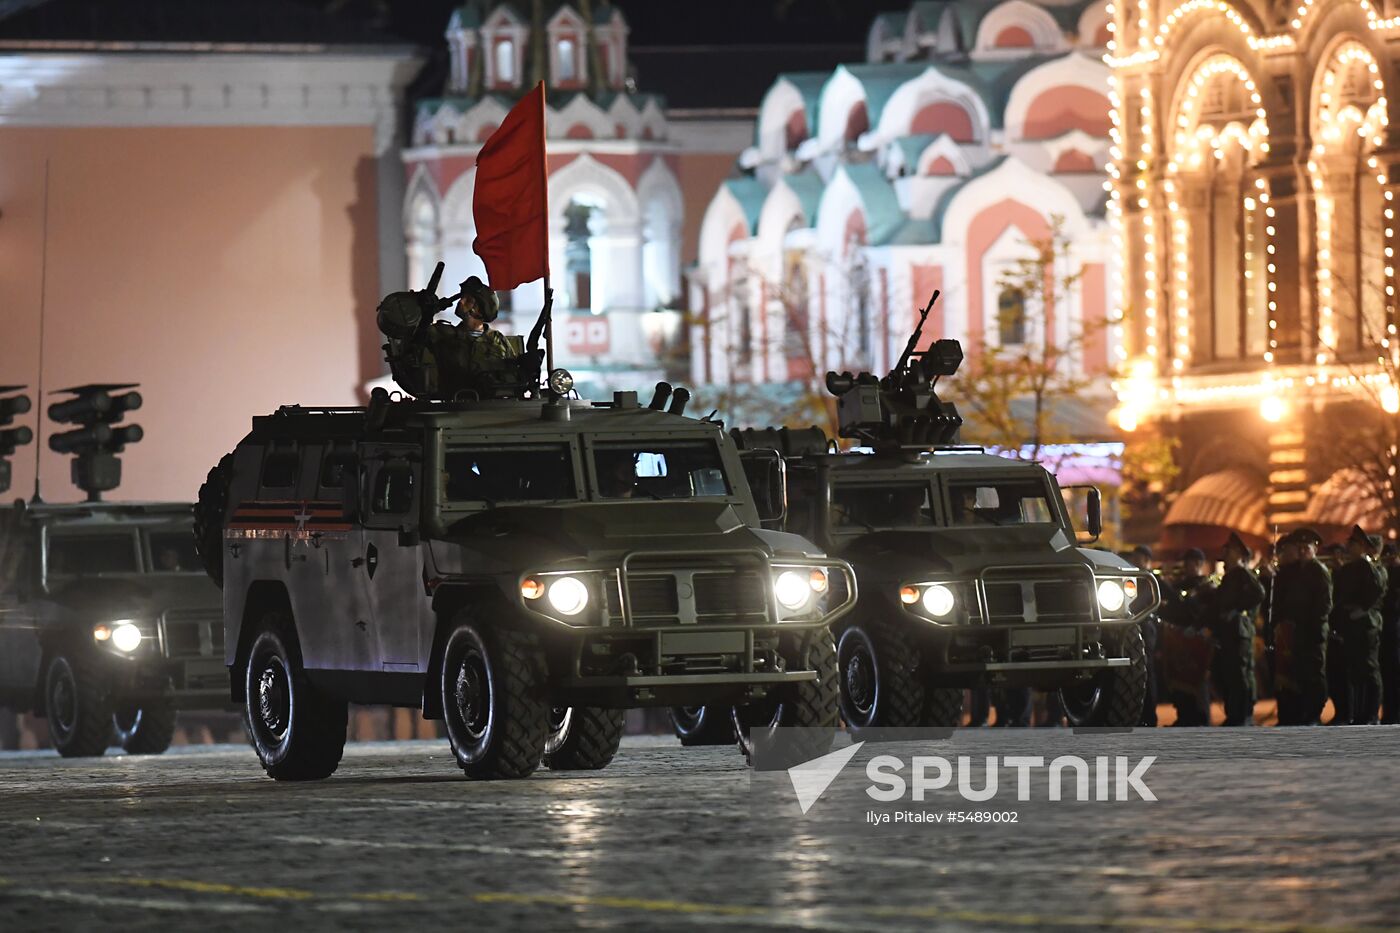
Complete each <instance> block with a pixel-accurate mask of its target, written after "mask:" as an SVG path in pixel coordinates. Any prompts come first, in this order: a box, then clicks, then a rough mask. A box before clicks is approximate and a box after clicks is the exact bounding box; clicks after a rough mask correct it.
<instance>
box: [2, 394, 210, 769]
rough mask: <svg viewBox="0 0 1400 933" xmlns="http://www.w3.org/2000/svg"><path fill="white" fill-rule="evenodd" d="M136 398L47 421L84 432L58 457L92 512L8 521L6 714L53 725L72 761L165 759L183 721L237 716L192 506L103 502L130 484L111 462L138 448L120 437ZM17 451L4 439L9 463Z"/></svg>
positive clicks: (99, 403) (25, 510)
mask: <svg viewBox="0 0 1400 933" xmlns="http://www.w3.org/2000/svg"><path fill="white" fill-rule="evenodd" d="M17 388H20V387H13V388H11V390H10V391H14V390H15V389H17ZM131 388H132V386H129V385H124V386H111V385H98V386H81V387H76V388H74V389H68V390H63V391H64V392H67V393H71V394H72V395H73V398H71V399H69V400H67V401H63V402H59V403H56V404H55V405H52V406H50V408H49V414H50V416H51V417H52V418H54V420H56V421H60V422H69V423H71V424H75V425H78V427H77V428H76V429H75V430H72V431H68V432H65V433H61V434H54V435H52V436H51V437H50V438H49V446H50V448H51V449H53V450H55V451H58V452H65V453H76V454H77V459H76V460H75V461H74V463H73V478H74V480H75V482H76V483H77V484H78V486H79V488H81V489H83V490H84V491H85V492H87V493H88V497H89V501H87V502H82V503H71V504H69V503H63V504H46V503H42V502H36V503H32V504H31V503H26V502H24V501H22V500H21V501H19V502H16V503H15V504H14V505H13V506H12V507H9V508H5V509H3V510H0V703H3V704H4V705H5V706H7V707H9V708H10V709H13V710H15V711H16V712H30V711H33V712H35V713H37V714H38V715H40V716H43V717H46V719H47V721H48V727H49V735H50V737H51V739H52V742H53V746H54V748H56V749H57V750H58V752H59V753H60V754H62V755H64V756H68V757H73V756H90V755H101V754H102V753H103V752H104V751H105V750H106V749H107V748H108V746H109V745H111V744H113V743H114V742H115V744H117V745H120V746H121V747H122V748H124V749H126V750H127V751H128V752H133V753H138V754H159V753H160V752H163V751H165V749H166V748H167V747H169V745H170V741H171V738H172V737H173V735H174V732H175V715H176V711H177V710H178V709H194V708H201V709H208V708H221V707H224V706H227V705H228V675H227V672H226V671H225V670H224V667H223V626H222V616H221V612H220V595H219V591H218V589H217V588H216V587H215V586H213V585H212V584H211V583H210V582H209V580H208V578H207V577H206V576H205V574H204V573H203V568H202V566H201V565H200V562H199V560H198V558H197V556H196V554H195V551H194V534H193V528H192V525H193V510H192V506H191V505H190V504H189V503H178V502H168V503H134V502H104V501H102V499H101V494H102V493H103V492H106V491H110V490H111V489H114V488H116V486H117V485H118V484H119V483H120V481H121V470H120V461H119V460H117V458H116V454H117V453H119V452H120V451H121V449H122V447H123V446H124V445H125V444H128V443H134V442H135V441H136V440H139V439H140V428H139V427H138V426H136V425H127V426H125V427H117V426H115V424H116V422H117V421H119V420H120V418H121V417H122V415H123V414H124V413H125V412H126V411H129V410H131V409H134V408H137V407H139V405H140V403H141V397H140V395H139V394H138V393H136V392H131V391H127V390H129V389H131ZM18 398H21V399H23V404H22V405H21V406H20V407H19V410H20V411H27V410H28V408H29V403H28V399H27V398H25V397H23V396H19V397H18ZM14 401H15V400H14V399H4V400H0V410H8V411H10V412H13V410H14V407H15V406H14V404H13V403H14ZM2 422H3V419H0V423H2ZM133 429H134V430H133ZM11 430H19V429H11ZM24 432H25V433H24V435H23V439H22V440H21V441H20V442H21V443H23V442H27V441H28V440H30V439H31V438H32V433H31V432H29V431H28V429H27V428H26V429H24ZM8 433H9V432H0V435H3V434H8ZM10 440H11V438H9V437H4V436H0V449H3V450H4V452H5V453H10V452H13V449H14V444H13V443H9V441H10ZM5 472H6V476H5V480H6V482H5V485H8V471H5ZM0 489H3V487H0Z"/></svg>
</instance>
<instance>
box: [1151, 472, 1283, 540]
mask: <svg viewBox="0 0 1400 933" xmlns="http://www.w3.org/2000/svg"><path fill="white" fill-rule="evenodd" d="M1267 501H1268V495H1267V493H1266V492H1265V485H1264V479H1263V478H1262V477H1260V476H1257V475H1256V474H1254V473H1251V472H1249V471H1248V470H1221V471H1220V472H1219V473H1207V474H1206V475H1205V476H1202V477H1201V478H1200V479H1198V480H1196V481H1195V482H1194V483H1192V484H1191V485H1190V486H1187V487H1186V490H1185V491H1184V492H1182V493H1181V495H1179V496H1177V497H1176V501H1175V502H1173V503H1172V505H1171V508H1170V509H1168V510H1167V517H1166V520H1165V521H1164V522H1163V523H1162V524H1163V528H1162V540H1161V541H1160V542H1159V543H1158V546H1157V552H1158V553H1157V556H1158V559H1160V560H1174V559H1176V558H1179V557H1180V556H1181V554H1182V552H1183V551H1185V550H1187V549H1188V548H1193V547H1197V548H1200V549H1201V550H1203V551H1205V552H1206V555H1207V556H1208V557H1211V558H1214V557H1216V556H1217V555H1218V554H1219V552H1220V549H1221V548H1222V547H1223V546H1224V545H1225V541H1226V539H1227V538H1229V537H1230V533H1231V532H1234V533H1235V534H1238V535H1239V536H1240V537H1241V538H1243V539H1244V542H1245V543H1246V544H1248V545H1249V546H1250V547H1251V548H1253V549H1254V551H1255V553H1256V554H1258V553H1259V552H1260V551H1262V550H1263V549H1264V548H1265V547H1267V546H1268V544H1269V527H1268V523H1267V522H1266V521H1265V518H1264V508H1265V505H1266V503H1267Z"/></svg>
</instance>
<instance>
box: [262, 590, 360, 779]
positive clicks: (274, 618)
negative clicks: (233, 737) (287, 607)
mask: <svg viewBox="0 0 1400 933" xmlns="http://www.w3.org/2000/svg"><path fill="white" fill-rule="evenodd" d="M243 678H244V679H243V683H244V696H245V700H244V702H243V719H244V723H245V725H246V726H247V731H248V736H249V739H250V741H251V743H252V746H253V750H254V751H256V752H257V753H258V760H259V761H261V762H262V766H263V770H264V771H266V772H267V776H268V777H270V778H273V779H275V780H278V781H317V780H321V779H322V778H327V777H330V776H331V775H332V774H334V773H335V769H336V768H338V767H339V766H340V759H341V756H342V755H343V754H344V753H345V731H346V726H347V724H348V720H349V704H347V703H346V702H345V701H344V700H338V699H335V698H334V697H330V696H327V695H326V694H324V693H322V692H321V691H320V690H318V689H316V687H315V686H313V685H312V683H311V681H310V680H308V679H307V676H306V671H305V670H304V669H303V668H302V663H301V648H300V646H299V645H298V643H297V640H296V631H295V628H294V626H293V624H292V619H291V616H290V614H289V613H287V612H285V611H281V610H273V611H271V612H268V613H266V614H265V615H264V616H263V617H262V620H261V621H260V622H259V624H258V628H257V629H256V631H255V634H254V635H253V643H252V645H251V646H250V648H249V650H248V659H247V661H246V662H245V664H244V669H243Z"/></svg>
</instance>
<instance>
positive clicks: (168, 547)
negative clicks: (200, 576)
mask: <svg viewBox="0 0 1400 933" xmlns="http://www.w3.org/2000/svg"><path fill="white" fill-rule="evenodd" d="M148 538H149V541H150V546H151V572H152V573H203V572H204V569H203V567H202V566H201V565H200V562H199V555H197V554H196V553H195V551H194V532H193V531H192V530H191V529H188V528H186V529H183V530H180V531H153V532H151V533H150V535H149V536H148Z"/></svg>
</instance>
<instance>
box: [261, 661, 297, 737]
mask: <svg viewBox="0 0 1400 933" xmlns="http://www.w3.org/2000/svg"><path fill="white" fill-rule="evenodd" d="M254 683H255V687H256V699H255V701H254V702H255V707H254V713H255V714H256V715H255V716H254V717H253V720H254V725H256V726H257V727H258V729H259V730H260V731H261V732H262V733H263V737H264V738H265V739H267V740H268V741H269V743H270V744H272V745H280V744H281V743H282V741H283V740H284V739H286V737H287V732H288V731H289V730H290V728H291V723H292V684H291V672H290V671H288V670H287V665H286V663H285V662H284V661H283V660H282V658H280V657H278V656H276V655H272V654H269V655H268V656H266V657H264V658H263V660H262V663H261V664H259V665H258V668H257V679H256V680H255V682H254Z"/></svg>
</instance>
